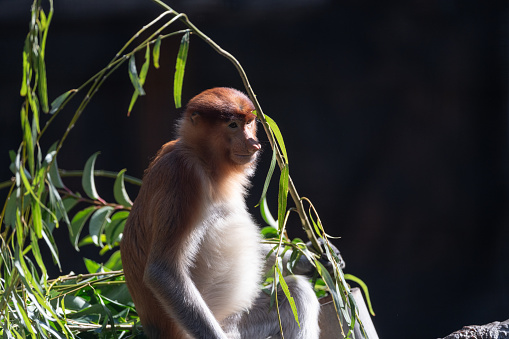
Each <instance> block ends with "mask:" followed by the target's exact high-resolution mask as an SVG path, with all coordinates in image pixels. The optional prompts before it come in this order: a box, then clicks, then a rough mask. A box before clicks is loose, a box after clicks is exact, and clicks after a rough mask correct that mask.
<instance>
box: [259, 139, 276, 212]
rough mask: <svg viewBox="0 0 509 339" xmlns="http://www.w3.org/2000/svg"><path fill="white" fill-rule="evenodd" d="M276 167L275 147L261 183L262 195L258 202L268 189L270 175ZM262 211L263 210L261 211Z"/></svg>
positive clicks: (262, 198)
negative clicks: (263, 180)
mask: <svg viewBox="0 0 509 339" xmlns="http://www.w3.org/2000/svg"><path fill="white" fill-rule="evenodd" d="M275 168H276V148H275V147H274V148H273V149H272V159H271V161H270V166H269V171H268V172H267V176H266V177H265V183H264V184H263V190H262V196H261V198H260V201H259V202H258V204H261V203H262V201H263V200H264V199H265V196H266V195H267V190H268V189H269V184H270V180H271V179H272V175H273V174H274V169H275ZM262 213H263V211H262Z"/></svg>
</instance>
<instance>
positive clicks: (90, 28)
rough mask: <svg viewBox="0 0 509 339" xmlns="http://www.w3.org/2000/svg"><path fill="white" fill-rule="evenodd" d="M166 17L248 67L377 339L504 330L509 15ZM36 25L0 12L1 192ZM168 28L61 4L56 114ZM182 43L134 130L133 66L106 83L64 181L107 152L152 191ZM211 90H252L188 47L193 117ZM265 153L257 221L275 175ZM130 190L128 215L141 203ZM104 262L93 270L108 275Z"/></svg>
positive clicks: (105, 6)
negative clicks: (125, 54) (152, 169)
mask: <svg viewBox="0 0 509 339" xmlns="http://www.w3.org/2000/svg"><path fill="white" fill-rule="evenodd" d="M497 3H498V4H497ZM170 5H172V6H173V7H174V8H175V9H176V10H178V11H185V12H186V13H188V14H189V15H190V18H191V21H193V22H194V23H195V24H196V25H197V26H198V27H199V28H200V29H201V30H202V31H204V32H205V33H206V34H208V35H209V36H210V37H211V38H212V39H213V40H215V41H216V42H217V43H219V44H220V45H221V46H222V47H223V48H225V49H226V50H228V51H230V52H231V53H232V54H233V55H235V56H236V57H237V58H238V59H239V61H240V62H241V63H242V65H243V66H244V68H245V70H246V72H247V74H248V76H249V78H250V81H251V84H252V86H253V88H254V90H255V93H256V94H257V97H258V99H259V101H260V103H261V105H262V107H263V109H264V112H265V113H266V114H268V115H270V116H271V117H272V118H274V119H275V120H276V121H277V122H278V124H279V126H280V128H281V130H282V132H283V135H284V137H285V142H286V145H287V148H288V150H289V158H290V166H291V167H290V169H291V171H290V173H291V175H292V178H293V180H294V182H295V184H296V186H297V189H298V191H299V193H300V194H301V195H302V196H306V197H309V198H310V199H311V200H312V201H313V202H314V204H315V206H316V207H317V209H318V211H319V213H320V216H321V218H322V221H323V223H324V225H325V227H326V230H327V231H328V232H329V233H330V234H332V235H334V236H340V237H341V239H338V240H334V244H335V245H336V246H337V247H338V248H339V249H340V250H341V253H342V254H343V257H344V259H345V261H346V264H347V266H346V269H345V272H347V273H351V274H354V275H356V276H358V277H360V278H361V279H363V280H364V281H365V282H366V283H367V285H368V286H369V289H370V293H371V297H372V301H373V304H374V308H375V312H376V314H377V315H376V317H375V318H374V324H375V327H376V329H377V331H378V333H379V336H380V337H381V338H436V337H443V336H445V335H447V334H449V333H450V332H452V331H454V330H457V329H459V328H461V327H462V326H463V325H470V324H484V323H488V322H492V321H496V320H498V321H502V320H505V319H508V318H509V274H508V272H509V248H508V246H507V240H508V236H509V228H508V227H507V226H508V225H507V223H508V206H507V203H508V195H507V193H508V173H509V172H508V171H509V168H508V147H507V146H508V140H509V139H508V134H507V127H508V120H507V116H508V114H507V113H508V111H507V103H508V96H507V89H508V88H507V87H508V86H507V84H508V77H507V70H508V69H507V65H508V62H507V60H508V51H509V46H508V44H507V41H508V32H509V28H508V14H509V13H508V8H507V2H505V1H500V2H491V1H484V2H482V1H469V0H465V1H453V0H443V1H436V0H427V1H419V0H413V1H400V2H384V1H332V0H330V1H329V0H321V1H312V0H301V1H289V0H288V1H283V0H279V1H268V0H267V1H247V0H222V1H221V0H217V1H212V0H210V1H208V0H201V1H199V0H193V1H191V0H189V1H183V0H181V1H173V2H170ZM29 8H30V1H27V0H0V46H1V53H0V58H1V61H2V62H1V65H2V71H1V74H2V77H1V80H0V97H1V100H0V163H1V164H3V165H2V166H0V181H4V180H7V179H9V177H10V173H9V171H8V164H9V157H8V150H9V149H17V147H18V146H19V142H20V140H21V136H20V128H19V109H20V105H21V102H22V99H21V98H20V97H19V87H20V81H21V52H22V47H23V41H24V37H25V35H26V33H27V31H28V21H29ZM160 12H161V10H160V9H159V8H158V6H156V5H155V4H153V3H151V2H150V1H149V0H124V1H120V0H104V1H99V0H93V1H92V0H91V1H77V0H56V3H55V17H54V21H53V23H52V26H51V28H50V33H49V38H48V43H47V52H46V60H47V67H48V77H49V79H48V86H49V94H50V100H53V99H54V98H56V97H57V96H58V95H59V94H61V93H63V92H65V91H67V90H69V89H71V88H75V87H78V86H79V85H81V84H82V83H83V82H84V81H85V80H87V79H88V78H89V77H91V76H92V75H93V74H95V73H96V72H97V71H99V70H100V69H102V68H103V67H104V66H105V65H106V64H107V63H108V62H109V61H110V60H111V58H112V57H113V56H114V54H115V53H116V52H117V51H118V50H119V49H120V48H121V47H122V46H123V44H124V43H125V42H126V41H127V40H128V39H129V38H130V37H131V36H132V35H133V34H134V33H135V32H136V31H137V30H138V29H140V28H141V27H142V26H143V25H144V24H146V23H148V22H149V21H151V20H152V19H153V18H155V17H156V16H157V15H158V14H159V13H160ZM178 44H179V38H174V39H168V40H166V41H164V42H163V46H162V56H161V64H162V66H161V68H160V69H159V70H155V69H154V68H151V69H150V71H149V75H148V79H147V83H146V85H145V89H146V91H147V93H148V94H147V96H145V97H143V98H141V99H140V100H139V101H138V103H137V105H136V107H135V109H134V111H133V113H132V115H131V117H129V118H127V117H126V112H127V107H128V105H129V101H130V97H131V94H132V91H133V89H132V86H131V84H130V81H129V78H128V73H127V67H126V66H124V67H122V68H121V69H120V70H119V71H118V72H117V73H116V74H115V75H113V76H112V77H111V78H110V79H109V80H108V81H107V82H106V84H105V86H104V87H103V89H102V90H101V91H100V92H99V93H98V94H97V96H96V97H95V98H94V99H93V100H92V103H91V104H90V105H89V107H88V108H87V110H86V111H85V113H84V115H83V116H82V118H81V119H80V120H79V122H78V124H77V125H76V127H75V128H74V130H73V131H72V132H71V134H70V137H69V139H68V141H67V142H66V145H65V147H64V149H63V150H62V153H61V154H60V155H59V165H60V167H62V168H65V169H81V168H83V166H84V163H85V161H86V159H87V158H88V157H89V156H90V155H91V154H92V153H94V152H95V151H97V150H100V151H101V152H102V153H101V155H100V157H99V158H98V161H97V165H96V167H97V168H98V169H99V168H101V169H108V170H114V171H118V170H120V169H122V168H127V174H130V175H133V176H136V177H141V176H142V173H143V170H144V168H146V166H147V164H148V161H149V160H150V158H151V157H152V156H153V155H154V153H155V152H156V150H157V149H158V148H159V147H160V145H161V144H162V143H164V142H165V141H167V140H170V139H171V138H172V137H173V136H174V133H173V132H174V130H173V122H174V119H175V117H177V116H178V114H179V113H180V110H176V109H175V108H174V106H173V99H172V86H173V70H174V63H175V57H176V53H177V49H178ZM141 57H142V55H140V58H141ZM139 61H140V62H141V61H142V60H141V59H140V60H139ZM214 86H231V87H237V88H240V89H242V82H241V80H240V78H239V76H238V74H237V72H236V70H235V68H234V67H233V66H232V65H231V64H230V63H229V62H228V61H226V59H223V58H221V57H219V56H218V55H216V54H215V53H214V52H213V51H212V50H211V49H210V48H209V47H208V46H207V45H206V44H205V43H204V42H202V41H200V40H198V39H197V38H196V37H192V38H191V44H190V50H189V59H188V66H187V69H186V73H185V79H184V90H183V101H184V102H186V101H187V100H189V99H190V98H191V97H192V96H194V95H195V94H197V93H199V92H200V91H202V90H204V89H206V88H210V87H214ZM77 102H78V100H75V101H74V102H73V103H71V104H70V105H69V106H68V107H67V109H66V110H65V111H64V112H62V113H60V114H61V115H60V117H59V118H58V120H59V123H58V124H57V125H56V126H54V127H53V128H52V129H50V131H49V132H48V134H47V135H46V139H45V140H43V141H42V147H43V149H47V147H48V146H49V144H50V143H52V142H53V141H55V140H56V139H57V138H59V137H60V136H61V135H62V134H63V132H64V130H65V128H66V127H67V124H68V122H69V121H70V118H71V116H72V114H73V110H72V108H73V107H74V108H75V107H76V105H77ZM260 138H261V139H262V140H266V138H265V136H263V135H262V133H260ZM264 146H265V149H266V151H265V153H264V154H263V159H262V162H261V164H260V165H259V167H258V172H257V176H256V178H255V180H254V186H253V188H252V190H251V196H250V200H249V204H250V206H253V205H254V204H255V202H256V200H257V198H258V197H259V195H260V193H261V189H262V185H263V180H264V178H265V174H266V172H267V168H268V160H269V159H270V151H268V144H267V143H266V142H264ZM98 181H99V183H98V185H99V192H100V194H101V195H102V196H104V197H106V198H108V197H109V196H111V194H110V191H111V187H112V185H113V182H112V181H111V180H98ZM78 184H79V182H78ZM275 186H276V183H275V182H274V183H273V185H272V188H273V189H274V188H275ZM129 190H130V192H131V196H132V197H133V198H134V196H135V195H136V187H129ZM0 194H1V195H2V198H3V197H4V195H5V192H0ZM271 194H272V195H271V197H270V200H269V202H270V203H271V205H272V206H273V209H275V202H276V199H277V198H276V193H275V190H272V193H271ZM253 213H254V214H256V215H257V214H258V212H257V211H253ZM291 222H292V225H291V226H290V227H291V230H290V233H291V235H292V236H303V233H302V232H301V230H300V226H299V225H298V221H297V218H294V220H292V221H291ZM65 232H66V231H65V229H62V230H59V231H58V233H59V235H58V237H59V238H60V239H61V241H60V243H61V245H60V251H61V256H62V257H65V258H66V261H64V262H63V273H68V272H69V271H70V270H74V271H81V272H82V271H84V266H83V264H82V262H81V259H80V256H79V255H77V254H75V252H73V250H72V248H71V247H70V245H68V242H67V241H66V237H67V235H66V234H65ZM96 253H97V249H95V248H90V249H85V250H84V251H82V253H81V254H83V255H85V256H88V257H93V256H95V257H96V259H97V260H105V259H104V258H100V257H99V258H97V255H96ZM77 273H79V272H77ZM54 274H55V275H56V274H59V273H58V272H57V271H56V270H54Z"/></svg>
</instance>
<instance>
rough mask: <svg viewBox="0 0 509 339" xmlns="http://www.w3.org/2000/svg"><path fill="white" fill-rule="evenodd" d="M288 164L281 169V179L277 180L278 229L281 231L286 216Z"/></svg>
mask: <svg viewBox="0 0 509 339" xmlns="http://www.w3.org/2000/svg"><path fill="white" fill-rule="evenodd" d="M288 179H289V169H288V164H286V165H285V166H283V168H282V169H281V177H280V179H279V195H278V228H279V229H280V230H281V229H283V224H284V221H285V215H286V203H287V200H288Z"/></svg>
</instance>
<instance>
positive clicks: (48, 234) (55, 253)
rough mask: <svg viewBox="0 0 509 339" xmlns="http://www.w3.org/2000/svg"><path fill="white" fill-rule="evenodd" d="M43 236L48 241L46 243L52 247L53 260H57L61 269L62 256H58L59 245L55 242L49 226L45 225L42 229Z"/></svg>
mask: <svg viewBox="0 0 509 339" xmlns="http://www.w3.org/2000/svg"><path fill="white" fill-rule="evenodd" d="M42 238H43V239H44V241H45V242H46V245H47V246H48V248H49V249H50V252H51V256H52V257H53V262H55V263H56V264H57V266H58V268H60V269H61V266H60V257H59V256H58V247H57V244H56V242H55V239H54V238H53V234H52V233H51V230H50V229H49V228H48V227H44V228H43V230H42Z"/></svg>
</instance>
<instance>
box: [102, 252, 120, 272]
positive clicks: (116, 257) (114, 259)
mask: <svg viewBox="0 0 509 339" xmlns="http://www.w3.org/2000/svg"><path fill="white" fill-rule="evenodd" d="M104 267H106V268H108V269H110V270H112V271H118V270H121V269H122V259H121V258H120V251H115V252H113V254H112V255H111V256H110V258H109V259H108V261H107V262H106V263H105V264H104Z"/></svg>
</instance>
